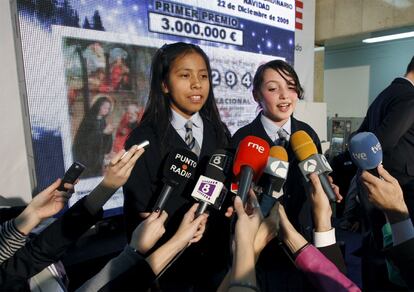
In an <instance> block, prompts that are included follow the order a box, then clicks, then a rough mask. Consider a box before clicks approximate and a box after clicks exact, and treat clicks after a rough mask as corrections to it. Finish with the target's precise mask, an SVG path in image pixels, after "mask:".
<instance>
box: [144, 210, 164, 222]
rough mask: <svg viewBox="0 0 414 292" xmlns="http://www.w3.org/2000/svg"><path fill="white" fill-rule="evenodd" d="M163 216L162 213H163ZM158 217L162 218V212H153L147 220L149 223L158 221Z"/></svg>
mask: <svg viewBox="0 0 414 292" xmlns="http://www.w3.org/2000/svg"><path fill="white" fill-rule="evenodd" d="M161 214H162V213H161ZM158 217H160V212H155V211H153V212H152V213H151V214H150V215H149V216H148V217H147V219H146V220H148V222H151V221H154V220H155V219H157V218H158Z"/></svg>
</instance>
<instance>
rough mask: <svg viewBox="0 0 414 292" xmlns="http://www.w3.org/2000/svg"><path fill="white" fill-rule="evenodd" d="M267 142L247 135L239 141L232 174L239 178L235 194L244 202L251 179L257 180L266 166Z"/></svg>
mask: <svg viewBox="0 0 414 292" xmlns="http://www.w3.org/2000/svg"><path fill="white" fill-rule="evenodd" d="M268 156H269V144H268V143H267V142H266V141H265V140H263V139H261V138H258V137H255V136H247V137H245V138H244V139H243V140H241V141H240V143H239V146H238V148H237V152H236V156H235V158H234V163H233V174H234V175H235V177H236V179H238V180H239V188H238V190H237V195H238V196H240V198H241V199H242V201H243V203H246V200H247V194H248V192H249V189H250V185H251V183H252V181H258V179H259V178H260V176H261V175H262V172H263V169H264V168H265V167H266V163H267V158H268Z"/></svg>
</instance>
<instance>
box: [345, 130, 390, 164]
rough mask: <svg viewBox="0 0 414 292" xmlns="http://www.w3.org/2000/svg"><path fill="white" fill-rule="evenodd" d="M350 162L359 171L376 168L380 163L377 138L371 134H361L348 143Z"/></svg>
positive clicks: (380, 150)
mask: <svg viewBox="0 0 414 292" xmlns="http://www.w3.org/2000/svg"><path fill="white" fill-rule="evenodd" d="M349 152H350V154H351V158H352V161H353V162H354V163H355V165H356V166H358V168H360V169H364V170H369V169H374V168H376V167H377V166H378V165H379V164H380V163H381V162H382V148H381V143H380V142H379V141H378V138H377V137H376V136H375V135H374V134H373V133H371V132H361V133H358V134H356V135H355V136H353V137H352V139H351V141H350V143H349Z"/></svg>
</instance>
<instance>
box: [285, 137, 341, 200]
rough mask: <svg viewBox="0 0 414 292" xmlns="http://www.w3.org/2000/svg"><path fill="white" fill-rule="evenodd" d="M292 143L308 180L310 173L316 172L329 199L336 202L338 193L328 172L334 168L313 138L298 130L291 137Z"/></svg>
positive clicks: (301, 169)
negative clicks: (319, 150) (333, 187)
mask: <svg viewBox="0 0 414 292" xmlns="http://www.w3.org/2000/svg"><path fill="white" fill-rule="evenodd" d="M290 145H291V146H292V149H293V152H295V155H296V158H297V159H298V160H299V161H300V163H299V165H298V166H299V169H300V171H301V172H302V174H303V176H304V177H305V179H306V181H309V178H308V176H309V174H311V173H313V172H316V174H317V175H318V176H319V180H320V181H321V185H322V188H323V190H324V191H325V193H326V195H327V196H328V198H329V200H331V201H333V202H335V201H336V195H335V192H334V191H333V189H332V186H331V183H330V182H329V179H328V174H329V173H331V172H332V168H331V166H330V165H329V163H328V161H327V160H326V158H325V156H323V155H322V154H319V153H318V149H317V148H316V145H315V143H313V140H312V138H311V137H310V136H309V135H308V133H306V132H305V131H297V132H295V133H293V134H292V136H291V137H290Z"/></svg>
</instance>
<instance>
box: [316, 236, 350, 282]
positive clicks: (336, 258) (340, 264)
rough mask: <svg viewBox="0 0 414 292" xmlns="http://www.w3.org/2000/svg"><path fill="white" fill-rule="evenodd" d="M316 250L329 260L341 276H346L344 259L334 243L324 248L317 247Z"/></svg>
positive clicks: (337, 245)
mask: <svg viewBox="0 0 414 292" xmlns="http://www.w3.org/2000/svg"><path fill="white" fill-rule="evenodd" d="M318 250H319V251H320V252H321V253H322V254H323V255H324V256H325V257H326V258H327V259H328V260H330V261H331V262H332V263H333V264H334V265H335V266H336V267H337V268H338V270H340V271H341V272H342V273H343V274H345V275H346V265H345V261H344V257H343V255H342V252H341V249H340V248H339V244H338V243H334V244H331V245H328V246H324V247H318Z"/></svg>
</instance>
